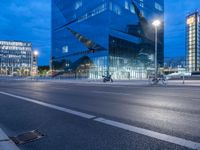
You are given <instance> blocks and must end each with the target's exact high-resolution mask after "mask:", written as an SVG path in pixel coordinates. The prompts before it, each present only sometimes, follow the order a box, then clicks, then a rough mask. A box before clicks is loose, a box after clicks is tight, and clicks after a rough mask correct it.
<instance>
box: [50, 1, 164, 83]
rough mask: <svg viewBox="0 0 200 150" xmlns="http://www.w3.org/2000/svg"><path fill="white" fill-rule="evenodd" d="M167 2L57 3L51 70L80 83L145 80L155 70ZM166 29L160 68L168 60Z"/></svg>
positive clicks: (160, 50)
mask: <svg viewBox="0 0 200 150" xmlns="http://www.w3.org/2000/svg"><path fill="white" fill-rule="evenodd" d="M163 12H164V3H163V0H93V1H88V0H73V1H64V0H53V1H52V64H53V65H52V67H53V69H55V70H65V72H66V74H67V75H68V76H71V77H77V78H79V77H80V78H91V79H100V78H102V75H107V74H111V75H112V78H114V79H136V78H146V77H147V74H148V69H151V68H154V56H155V55H154V53H155V50H154V49H155V44H154V43H155V31H154V27H153V26H152V22H153V20H154V19H160V20H161V21H163ZM163 37H164V27H163V24H162V26H161V27H160V28H159V32H158V63H159V65H160V66H163V63H164V62H163V61H164V48H163V45H164V39H163Z"/></svg>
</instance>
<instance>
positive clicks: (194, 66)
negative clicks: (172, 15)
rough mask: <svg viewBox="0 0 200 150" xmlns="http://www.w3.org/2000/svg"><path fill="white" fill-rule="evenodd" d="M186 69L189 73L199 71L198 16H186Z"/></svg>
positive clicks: (199, 39) (195, 14)
mask: <svg viewBox="0 0 200 150" xmlns="http://www.w3.org/2000/svg"><path fill="white" fill-rule="evenodd" d="M186 28H187V29H186V32H187V33H186V34H187V40H186V41H187V42H186V44H187V45H186V46H187V67H188V71H189V72H194V71H200V15H199V12H198V11H196V12H194V13H192V14H190V15H188V16H187V27H186Z"/></svg>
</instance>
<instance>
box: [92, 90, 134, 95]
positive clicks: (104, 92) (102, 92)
mask: <svg viewBox="0 0 200 150" xmlns="http://www.w3.org/2000/svg"><path fill="white" fill-rule="evenodd" d="M91 92H92V93H97V94H115V95H126V96H131V95H132V94H128V93H120V92H117V93H116V92H107V91H91Z"/></svg>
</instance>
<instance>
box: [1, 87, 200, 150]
mask: <svg viewBox="0 0 200 150" xmlns="http://www.w3.org/2000/svg"><path fill="white" fill-rule="evenodd" d="M0 94H3V95H7V96H10V97H14V98H17V99H21V100H25V101H28V102H32V103H35V104H38V105H42V106H45V107H49V108H52V109H55V110H59V111H62V112H66V113H70V114H73V115H76V116H80V117H83V118H87V119H93V120H94V121H96V122H99V123H103V124H106V125H110V126H113V127H117V128H120V129H124V130H127V131H131V132H134V133H138V134H141V135H145V136H148V137H151V138H155V139H158V140H161V141H165V142H169V143H172V144H176V145H180V146H184V147H187V148H191V149H196V150H200V143H197V142H193V141H190V140H186V139H182V138H178V137H175V136H170V135H166V134H162V133H159V132H155V131H151V130H147V129H143V128H139V127H135V126H131V125H128V124H125V123H121V122H117V121H112V120H108V119H104V118H97V117H96V116H93V115H89V114H86V113H82V112H78V111H74V110H71V109H66V108H62V107H59V106H56V105H52V104H48V103H44V102H40V101H38V100H33V99H30V98H26V97H22V96H17V95H13V94H10V93H6V92H1V91H0Z"/></svg>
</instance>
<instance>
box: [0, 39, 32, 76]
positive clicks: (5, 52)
mask: <svg viewBox="0 0 200 150" xmlns="http://www.w3.org/2000/svg"><path fill="white" fill-rule="evenodd" d="M31 68H32V44H31V43H29V42H20V41H0V75H14V74H16V75H26V76H28V75H30V74H31Z"/></svg>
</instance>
